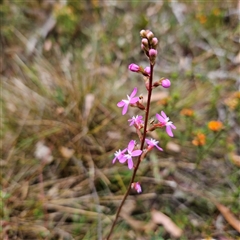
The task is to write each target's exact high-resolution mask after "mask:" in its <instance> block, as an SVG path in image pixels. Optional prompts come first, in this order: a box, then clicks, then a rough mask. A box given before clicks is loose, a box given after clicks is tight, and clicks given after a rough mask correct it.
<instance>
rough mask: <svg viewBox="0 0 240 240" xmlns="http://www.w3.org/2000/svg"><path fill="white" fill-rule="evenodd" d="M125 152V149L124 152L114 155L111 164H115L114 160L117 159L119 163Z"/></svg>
mask: <svg viewBox="0 0 240 240" xmlns="http://www.w3.org/2000/svg"><path fill="white" fill-rule="evenodd" d="M126 151H127V148H125V149H124V150H120V149H119V150H118V151H116V152H115V153H114V155H115V158H114V159H113V160H112V163H113V164H114V163H115V162H116V160H117V159H118V160H119V161H120V160H121V158H122V157H123V156H124V153H125V152H126Z"/></svg>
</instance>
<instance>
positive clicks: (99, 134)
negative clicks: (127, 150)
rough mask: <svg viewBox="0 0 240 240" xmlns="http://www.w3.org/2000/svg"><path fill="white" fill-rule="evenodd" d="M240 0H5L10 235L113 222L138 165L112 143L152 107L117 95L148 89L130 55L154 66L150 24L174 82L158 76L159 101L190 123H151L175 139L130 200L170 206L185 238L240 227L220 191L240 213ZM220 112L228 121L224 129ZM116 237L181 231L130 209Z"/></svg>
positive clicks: (77, 235) (65, 233)
mask: <svg viewBox="0 0 240 240" xmlns="http://www.w3.org/2000/svg"><path fill="white" fill-rule="evenodd" d="M238 5H239V4H238V1H217V0H216V1H207V2H206V1H178V2H177V1H176V2H171V1H151V2H145V1H144V2H143V1H98V0H91V1H70V0H66V1H48V0H32V1H19V0H18V1H13V0H12V1H7V0H5V1H3V3H1V8H0V16H1V56H2V57H1V66H2V67H1V89H2V91H1V109H2V111H1V113H2V116H1V123H2V124H1V130H2V131H1V133H0V134H1V145H0V147H1V152H2V155H1V160H0V166H1V178H0V179H1V192H0V193H1V203H0V206H1V209H2V211H1V219H3V220H2V227H1V229H0V236H1V237H2V238H3V239H103V237H104V236H106V235H107V233H108V231H109V229H110V225H111V222H112V220H113V216H114V214H115V212H116V209H117V207H118V205H119V203H120V200H121V199H122V197H123V195H124V193H125V191H126V188H127V186H128V183H129V181H130V178H131V174H132V172H131V171H129V170H128V168H127V167H126V166H124V165H120V164H119V163H116V164H115V165H112V159H113V154H114V152H115V151H116V150H118V149H119V148H120V149H122V148H124V147H125V146H126V144H127V143H128V142H129V140H130V139H135V140H137V136H136V134H135V131H134V129H132V128H129V126H128V122H127V120H128V119H129V118H130V117H131V114H141V113H140V112H138V110H136V109H131V110H130V114H129V115H128V116H127V117H126V116H122V115H121V110H120V109H119V108H118V107H117V106H116V104H117V102H118V101H120V100H121V99H122V98H124V97H125V96H126V94H129V93H130V92H131V90H132V89H133V87H135V86H137V87H138V89H139V92H140V93H141V94H143V95H145V94H146V89H145V87H144V84H143V81H142V79H141V77H140V76H139V75H137V74H133V73H131V72H129V71H128V69H127V68H128V65H129V64H130V63H133V62H134V63H136V64H139V65H141V66H143V67H146V66H147V60H146V58H145V56H144V54H143V52H142V51H141V48H140V41H141V40H140V36H139V31H140V30H141V29H150V30H152V31H153V32H154V34H155V36H156V37H158V39H159V49H158V52H159V55H158V60H157V62H156V66H155V75H154V78H156V80H157V79H160V78H161V77H166V78H169V79H170V80H171V82H172V85H171V88H170V89H169V90H167V91H165V90H162V89H160V88H156V89H154V94H155V96H156V97H155V99H154V100H153V102H152V108H151V114H150V115H151V117H152V118H154V116H155V113H156V112H160V111H161V110H164V111H165V112H166V114H167V115H169V116H170V118H171V121H173V122H174V124H175V125H176V126H177V130H175V132H174V133H175V137H174V138H173V139H170V138H169V137H168V136H167V134H166V133H165V130H164V131H161V130H158V131H155V132H153V133H152V134H153V135H151V137H154V138H157V139H158V140H159V141H160V146H161V147H163V148H164V152H162V153H159V152H157V151H155V150H154V151H155V152H152V153H151V154H150V155H148V157H147V159H146V160H144V161H143V162H142V163H141V167H140V169H139V172H138V176H137V180H138V181H139V182H141V185H142V188H143V193H142V194H140V195H137V194H135V193H134V192H132V193H131V196H129V203H130V207H129V206H126V209H127V210H126V211H128V210H129V214H130V215H131V217H132V218H134V219H135V220H139V221H140V222H143V223H146V224H147V223H149V222H151V210H152V209H156V210H158V211H161V212H163V213H164V214H166V215H167V216H169V218H171V220H172V221H173V222H174V223H175V224H176V225H177V226H178V227H180V228H181V229H182V230H183V234H182V236H181V237H180V238H179V239H202V238H205V239H207V238H208V237H212V238H215V239H238V238H239V237H240V235H239V233H238V232H237V230H236V229H235V228H234V227H233V226H232V225H231V221H229V219H227V217H226V216H224V215H222V213H221V211H220V210H219V209H218V207H217V206H216V203H215V202H214V199H215V200H217V201H218V202H220V203H221V204H223V205H225V206H227V207H228V208H229V209H230V211H231V212H232V213H233V214H235V215H234V216H235V218H236V219H237V218H239V217H240V216H239V213H240V206H239V195H240V188H239V180H240V171H239V166H240V160H239V154H240V150H239V149H240V144H239V142H240V141H239V140H240V136H239V119H240V92H239V73H240V65H239V64H240V60H239V56H240V55H239V16H238V12H237V11H239V8H238V9H237V7H239V6H238ZM211 121H218V122H220V123H222V128H221V129H219V130H216V131H213V130H211V129H210V128H209V125H208V124H209V122H211ZM199 133H201V134H203V135H204V137H201V136H202V135H200V139H199ZM203 138H204V143H203V144H199V141H200V140H201V139H202V140H203ZM200 142H201V141H200ZM39 151H40V153H39ZM41 151H42V152H41ZM39 154H40V155H39ZM41 154H43V155H41ZM44 154H45V155H44ZM42 156H44V157H42ZM171 184H175V185H176V187H174V186H175V185H171ZM133 206H134V207H133ZM128 207H129V209H128ZM224 218H225V219H224ZM236 219H235V220H236ZM112 238H113V239H174V238H173V237H171V232H168V231H166V229H165V228H164V227H163V226H161V225H160V226H159V227H158V228H157V229H155V230H154V231H151V232H147V231H145V230H143V229H139V228H138V226H136V225H134V224H131V221H130V220H129V219H128V218H126V217H124V216H123V217H122V218H120V220H119V223H118V224H117V226H116V228H115V230H114V234H113V237H112Z"/></svg>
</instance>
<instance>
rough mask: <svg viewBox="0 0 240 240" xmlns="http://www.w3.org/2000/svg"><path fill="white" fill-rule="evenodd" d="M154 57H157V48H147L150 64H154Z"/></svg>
mask: <svg viewBox="0 0 240 240" xmlns="http://www.w3.org/2000/svg"><path fill="white" fill-rule="evenodd" d="M156 57H157V50H155V49H150V50H149V59H150V62H151V64H154V63H155V59H156Z"/></svg>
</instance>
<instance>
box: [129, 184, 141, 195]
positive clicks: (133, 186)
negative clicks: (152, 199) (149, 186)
mask: <svg viewBox="0 0 240 240" xmlns="http://www.w3.org/2000/svg"><path fill="white" fill-rule="evenodd" d="M131 188H134V189H135V190H136V191H137V192H138V193H141V192H142V188H141V185H140V183H139V182H133V183H132V185H131Z"/></svg>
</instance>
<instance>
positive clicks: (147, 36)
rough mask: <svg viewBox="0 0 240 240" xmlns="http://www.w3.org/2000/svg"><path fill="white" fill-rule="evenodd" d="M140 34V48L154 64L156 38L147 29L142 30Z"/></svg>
mask: <svg viewBox="0 0 240 240" xmlns="http://www.w3.org/2000/svg"><path fill="white" fill-rule="evenodd" d="M140 36H141V37H142V42H141V48H142V50H143V51H144V53H145V54H146V55H147V56H148V58H149V60H150V63H151V64H152V65H154V64H155V60H156V57H157V46H158V39H157V38H156V37H154V34H153V33H152V32H151V31H149V30H142V31H141V32H140Z"/></svg>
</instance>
